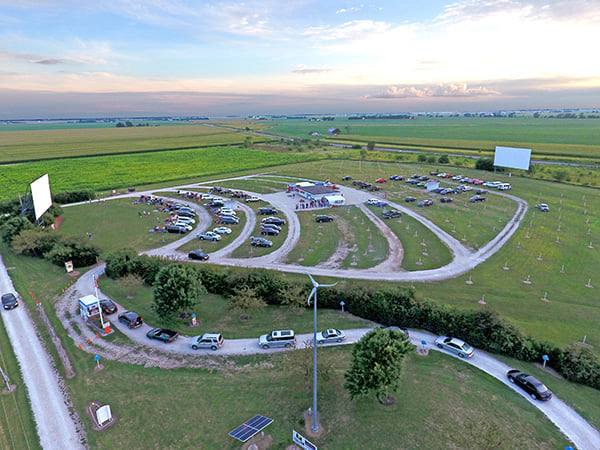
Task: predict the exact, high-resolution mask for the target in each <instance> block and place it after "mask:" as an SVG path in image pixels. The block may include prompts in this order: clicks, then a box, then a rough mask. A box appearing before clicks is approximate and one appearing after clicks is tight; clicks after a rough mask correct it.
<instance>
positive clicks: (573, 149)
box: [268, 116, 600, 160]
mask: <svg viewBox="0 0 600 450" xmlns="http://www.w3.org/2000/svg"><path fill="white" fill-rule="evenodd" d="M599 121H600V119H586V120H572V119H535V118H533V117H516V118H490V117H423V116H420V117H417V118H415V119H413V120H385V119H381V120H368V119H367V120H348V119H345V118H337V117H336V119H335V120H334V121H332V122H309V121H308V120H305V121H302V120H293V121H292V120H273V121H271V122H270V123H271V128H269V129H268V132H272V133H274V134H281V135H285V136H293V137H297V138H303V139H313V140H315V139H321V140H325V141H349V142H363V143H364V144H366V142H368V141H374V142H376V143H377V144H379V145H383V144H386V145H392V146H393V145H396V146H402V147H408V148H413V149H420V148H423V149H424V150H437V151H454V152H471V153H478V154H479V153H481V152H483V153H486V152H487V153H489V152H493V151H494V148H495V147H496V145H503V146H509V147H511V146H512V147H524V148H531V149H532V158H534V159H535V158H544V157H568V158H575V159H582V158H585V159H590V160H598V159H600V147H599V144H598V142H600V128H599V127H598V123H599ZM330 127H337V128H339V130H340V131H341V133H340V134H339V135H338V136H329V135H328V134H327V130H328V129H329V128H330ZM311 131H316V132H318V133H319V136H316V137H311V136H309V132H311Z"/></svg>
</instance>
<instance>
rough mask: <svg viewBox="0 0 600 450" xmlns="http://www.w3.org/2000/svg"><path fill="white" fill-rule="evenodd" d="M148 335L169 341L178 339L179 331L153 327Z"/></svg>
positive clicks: (150, 337)
mask: <svg viewBox="0 0 600 450" xmlns="http://www.w3.org/2000/svg"><path fill="white" fill-rule="evenodd" d="M146 337H148V338H149V339H156V340H157V341H162V342H165V343H169V342H173V341H175V340H177V338H178V337H179V333H178V332H177V331H171V330H167V329H166V328H153V329H152V330H150V331H148V332H147V333H146Z"/></svg>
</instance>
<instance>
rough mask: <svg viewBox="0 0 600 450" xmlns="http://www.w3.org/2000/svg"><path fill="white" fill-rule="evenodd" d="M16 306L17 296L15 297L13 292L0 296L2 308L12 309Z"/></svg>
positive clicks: (17, 302)
mask: <svg viewBox="0 0 600 450" xmlns="http://www.w3.org/2000/svg"><path fill="white" fill-rule="evenodd" d="M17 306H19V301H18V300H17V297H15V294H13V293H12V292H9V293H8V294H4V295H3V296H2V307H3V308H4V309H14V308H16V307H17Z"/></svg>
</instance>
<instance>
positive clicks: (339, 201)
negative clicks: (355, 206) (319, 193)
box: [324, 194, 346, 206]
mask: <svg viewBox="0 0 600 450" xmlns="http://www.w3.org/2000/svg"><path fill="white" fill-rule="evenodd" d="M324 198H325V199H326V200H327V201H328V202H329V204H330V205H331V206H344V205H345V204H346V199H345V198H344V196H343V195H341V194H332V195H325V196H324Z"/></svg>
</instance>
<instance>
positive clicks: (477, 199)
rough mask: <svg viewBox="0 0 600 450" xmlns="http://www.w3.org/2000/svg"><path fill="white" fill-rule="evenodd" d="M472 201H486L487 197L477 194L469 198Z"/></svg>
mask: <svg viewBox="0 0 600 450" xmlns="http://www.w3.org/2000/svg"><path fill="white" fill-rule="evenodd" d="M469 201H470V202H471V203H475V202H485V197H480V196H479V195H475V196H473V197H471V198H470V199H469Z"/></svg>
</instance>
